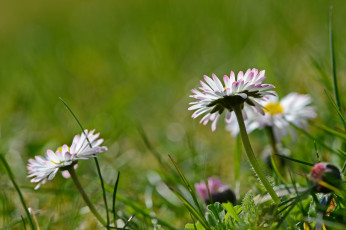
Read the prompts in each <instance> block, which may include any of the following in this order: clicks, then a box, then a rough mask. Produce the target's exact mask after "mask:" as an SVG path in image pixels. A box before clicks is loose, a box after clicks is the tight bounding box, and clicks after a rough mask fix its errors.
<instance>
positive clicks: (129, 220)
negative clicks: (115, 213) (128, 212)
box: [123, 214, 135, 229]
mask: <svg viewBox="0 0 346 230" xmlns="http://www.w3.org/2000/svg"><path fill="white" fill-rule="evenodd" d="M134 217H135V214H133V215H132V216H131V217H130V218H129V219H128V220H127V222H126V223H125V225H124V227H123V229H125V228H126V226H127V225H129V223H130V222H131V220H132V219H133V218H134Z"/></svg>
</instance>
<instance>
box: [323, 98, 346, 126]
mask: <svg viewBox="0 0 346 230" xmlns="http://www.w3.org/2000/svg"><path fill="white" fill-rule="evenodd" d="M324 92H325V93H326V94H327V96H328V98H329V100H330V102H331V103H332V105H333V106H334V109H335V110H336V111H337V112H338V114H339V117H340V119H341V120H342V124H343V125H344V128H345V129H346V119H345V117H344V115H343V114H342V112H341V110H340V109H339V107H338V106H337V104H336V103H335V101H334V100H333V98H332V96H330V94H329V93H328V92H327V91H324Z"/></svg>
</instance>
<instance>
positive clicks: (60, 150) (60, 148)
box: [56, 146, 70, 152]
mask: <svg viewBox="0 0 346 230" xmlns="http://www.w3.org/2000/svg"><path fill="white" fill-rule="evenodd" d="M56 151H59V152H62V146H60V147H59V148H58V149H57V150H56ZM68 151H69V152H70V147H68Z"/></svg>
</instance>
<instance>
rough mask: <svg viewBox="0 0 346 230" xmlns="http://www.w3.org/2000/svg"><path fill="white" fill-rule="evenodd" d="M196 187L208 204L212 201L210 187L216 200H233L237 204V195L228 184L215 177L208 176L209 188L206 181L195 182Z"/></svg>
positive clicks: (221, 201) (213, 198) (223, 201)
mask: <svg viewBox="0 0 346 230" xmlns="http://www.w3.org/2000/svg"><path fill="white" fill-rule="evenodd" d="M195 189H196V192H197V194H198V195H199V197H201V198H202V199H203V200H204V201H205V202H206V203H207V204H209V203H210V201H209V195H208V189H209V192H210V196H211V198H212V200H213V201H214V202H220V203H225V202H228V201H229V202H231V203H233V204H235V202H236V197H235V194H234V193H233V191H232V190H231V189H230V187H229V186H228V185H225V184H223V183H222V182H221V181H219V180H218V179H217V178H215V177H209V178H208V188H207V185H206V182H205V181H201V182H200V183H196V184H195Z"/></svg>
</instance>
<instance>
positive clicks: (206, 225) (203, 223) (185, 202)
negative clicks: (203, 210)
mask: <svg viewBox="0 0 346 230" xmlns="http://www.w3.org/2000/svg"><path fill="white" fill-rule="evenodd" d="M170 189H171V191H172V192H173V193H174V194H175V195H176V196H177V197H178V198H179V199H180V200H181V201H182V202H183V204H184V206H185V207H186V208H187V209H188V210H189V212H190V213H191V214H192V215H193V216H194V217H195V218H196V219H198V220H199V222H200V223H201V224H202V225H203V227H204V228H205V229H210V228H209V226H208V223H207V221H206V220H205V218H204V216H201V215H200V214H199V213H198V212H197V210H196V209H195V208H194V207H193V206H192V205H191V204H190V203H189V202H188V201H187V200H186V199H185V198H184V197H183V196H182V195H180V194H179V193H178V192H177V191H175V190H174V189H173V188H170Z"/></svg>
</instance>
